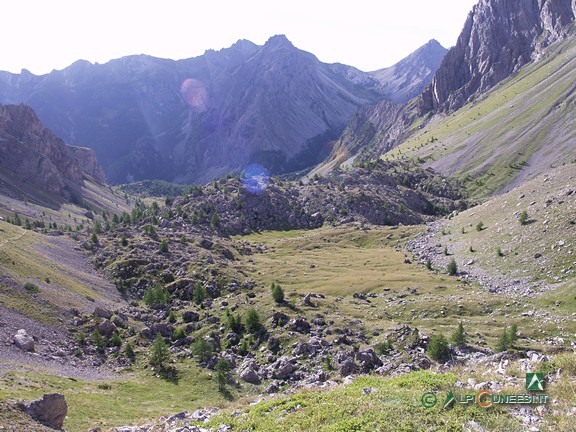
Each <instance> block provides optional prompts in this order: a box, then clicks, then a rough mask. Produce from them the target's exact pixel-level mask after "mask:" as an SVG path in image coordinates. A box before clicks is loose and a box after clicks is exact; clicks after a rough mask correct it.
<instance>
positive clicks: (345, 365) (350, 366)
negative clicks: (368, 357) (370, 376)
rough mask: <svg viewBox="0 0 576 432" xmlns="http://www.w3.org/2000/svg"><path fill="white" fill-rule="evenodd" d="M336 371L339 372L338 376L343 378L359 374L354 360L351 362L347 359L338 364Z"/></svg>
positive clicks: (358, 368)
mask: <svg viewBox="0 0 576 432" xmlns="http://www.w3.org/2000/svg"><path fill="white" fill-rule="evenodd" d="M338 371H339V372H340V375H342V376H344V377H345V376H348V375H352V374H357V373H359V372H360V366H358V365H357V364H356V363H354V360H352V359H351V358H348V359H346V360H344V362H342V363H341V364H340V366H339V368H338Z"/></svg>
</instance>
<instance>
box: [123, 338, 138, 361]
mask: <svg viewBox="0 0 576 432" xmlns="http://www.w3.org/2000/svg"><path fill="white" fill-rule="evenodd" d="M124 354H125V355H126V357H128V358H129V359H130V360H134V359H135V358H136V353H135V352H134V348H133V347H132V344H131V343H130V342H128V343H127V344H126V346H125V347H124Z"/></svg>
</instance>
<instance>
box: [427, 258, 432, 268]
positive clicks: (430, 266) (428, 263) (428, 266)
mask: <svg viewBox="0 0 576 432" xmlns="http://www.w3.org/2000/svg"><path fill="white" fill-rule="evenodd" d="M426 269H427V270H432V261H430V258H428V259H427V260H426Z"/></svg>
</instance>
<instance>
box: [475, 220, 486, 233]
mask: <svg viewBox="0 0 576 432" xmlns="http://www.w3.org/2000/svg"><path fill="white" fill-rule="evenodd" d="M483 229H484V222H482V221H480V222H478V223H477V224H476V231H482V230H483Z"/></svg>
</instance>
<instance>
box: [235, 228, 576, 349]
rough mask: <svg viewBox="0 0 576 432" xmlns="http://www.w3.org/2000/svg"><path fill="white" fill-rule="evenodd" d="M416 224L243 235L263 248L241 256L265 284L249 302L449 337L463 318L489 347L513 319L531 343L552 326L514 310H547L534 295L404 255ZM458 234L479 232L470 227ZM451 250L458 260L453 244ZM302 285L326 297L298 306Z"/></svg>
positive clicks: (265, 308)
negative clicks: (511, 292) (281, 302)
mask: <svg viewBox="0 0 576 432" xmlns="http://www.w3.org/2000/svg"><path fill="white" fill-rule="evenodd" d="M516 225H518V224H517V223H516ZM518 226H519V225H518ZM455 231H457V230H456V229H454V230H453V231H452V232H455ZM419 232H420V228H419V227H400V228H397V229H393V228H387V227H372V228H371V229H370V230H368V231H363V230H360V229H357V228H354V227H339V228H323V229H320V230H314V231H300V232H290V233H288V234H287V235H285V234H283V233H278V232H273V233H268V232H265V233H261V234H255V235H251V236H247V237H243V239H244V240H247V241H250V242H257V243H260V244H262V245H265V246H266V248H267V249H266V250H267V251H266V252H265V253H263V254H255V255H253V256H251V257H250V260H251V261H252V262H247V263H246V265H247V266H252V271H251V272H248V274H249V275H250V276H251V277H252V278H254V279H255V280H256V282H257V283H258V285H259V286H262V287H265V288H258V289H256V290H255V291H256V292H257V294H258V295H257V296H256V298H255V299H253V301H254V302H255V305H256V308H257V309H258V311H259V313H260V314H261V315H262V316H263V317H264V319H268V318H269V317H270V316H271V314H272V311H273V310H278V309H280V310H283V311H284V312H285V313H288V315H289V316H296V315H297V314H304V315H310V316H317V315H320V316H322V317H323V318H324V319H325V320H326V321H329V320H333V321H334V322H335V323H336V324H334V326H333V327H347V326H350V327H353V328H361V329H364V330H365V331H366V333H367V334H371V333H372V332H373V331H376V332H378V333H380V334H384V333H385V332H386V331H389V330H390V329H392V328H393V327H395V326H396V325H398V324H400V323H406V324H409V325H410V326H412V327H416V328H418V329H420V330H422V331H424V332H425V333H427V334H443V335H444V336H446V337H448V336H449V335H451V334H452V333H453V332H454V330H455V329H456V328H457V326H458V323H459V322H460V321H463V322H464V326H465V327H466V330H467V332H468V333H470V335H471V343H472V344H480V345H482V346H488V347H492V348H493V347H495V346H496V341H497V338H498V336H499V334H500V333H501V331H502V329H503V328H504V327H505V326H507V325H508V326H509V325H510V324H512V322H516V323H517V324H518V326H519V328H520V331H522V332H523V333H524V334H525V335H526V336H527V337H530V338H534V339H535V340H536V341H537V342H535V343H536V344H537V345H538V344H542V343H543V341H542V340H543V338H544V337H545V336H547V335H557V334H558V332H559V330H558V328H557V326H556V324H554V323H553V322H550V321H547V320H546V321H544V322H541V321H540V320H534V319H533V318H531V317H522V316H521V314H522V312H525V311H526V307H528V306H526V307H525V304H527V305H530V307H531V308H533V309H538V310H547V306H545V305H541V304H540V300H539V299H526V300H525V302H524V303H522V304H520V303H515V302H510V298H509V297H508V296H506V295H498V294H489V293H488V292H487V290H486V289H484V288H482V287H480V286H478V285H476V284H474V283H469V282H467V281H466V280H465V279H463V278H460V277H454V276H449V275H448V274H447V273H446V269H445V267H444V268H442V269H437V268H435V269H433V270H432V271H430V270H427V269H426V266H425V265H424V264H422V265H420V264H417V263H414V262H412V263H410V264H406V263H404V261H405V259H406V252H405V250H404V249H403V248H402V247H403V244H404V242H405V241H406V240H408V239H410V238H412V236H414V235H416V234H417V233H419ZM460 232H461V231H458V233H460ZM390 235H392V236H391V237H390ZM465 235H482V234H481V233H477V232H475V231H474V232H473V233H472V231H470V233H469V234H465ZM446 237H449V236H446ZM466 247H468V246H467V243H466ZM493 251H494V249H493V248H491V250H490V253H491V256H492V257H493V258H494V259H496V257H495V254H494V252H493ZM410 258H411V257H409V259H410ZM450 258H451V257H450ZM456 258H457V260H459V261H460V262H461V257H460V252H458V253H457V254H456ZM311 265H313V267H311ZM249 268H250V267H249ZM272 282H276V283H279V284H280V285H281V286H282V288H283V289H284V291H285V295H286V299H287V302H288V303H289V304H291V305H292V306H291V308H292V309H291V308H289V307H286V306H284V307H282V306H278V305H277V304H275V303H274V301H273V299H272V296H271V293H270V289H269V287H270V285H271V283H272ZM309 292H316V293H322V294H325V295H326V296H327V298H326V299H316V300H314V302H315V303H316V304H317V307H308V306H303V304H302V298H303V296H304V295H305V294H307V293H309ZM354 293H373V294H374V295H375V297H370V298H369V302H366V301H363V300H358V299H355V298H353V297H352V294H354ZM555 300H557V298H555ZM567 307H569V306H567ZM353 320H360V324H358V325H357V326H352V325H350V324H349V322H350V321H353ZM575 330H576V329H575ZM282 337H283V343H284V344H285V346H288V344H290V343H293V342H296V341H298V340H299V339H298V335H294V336H293V337H288V335H287V334H284V335H283V336H282ZM382 341H383V340H382V337H381V336H380V337H373V338H369V342H368V344H369V345H371V346H374V345H376V344H378V343H381V342H382ZM523 344H524V343H523V342H522V343H520V346H522V345H523Z"/></svg>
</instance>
